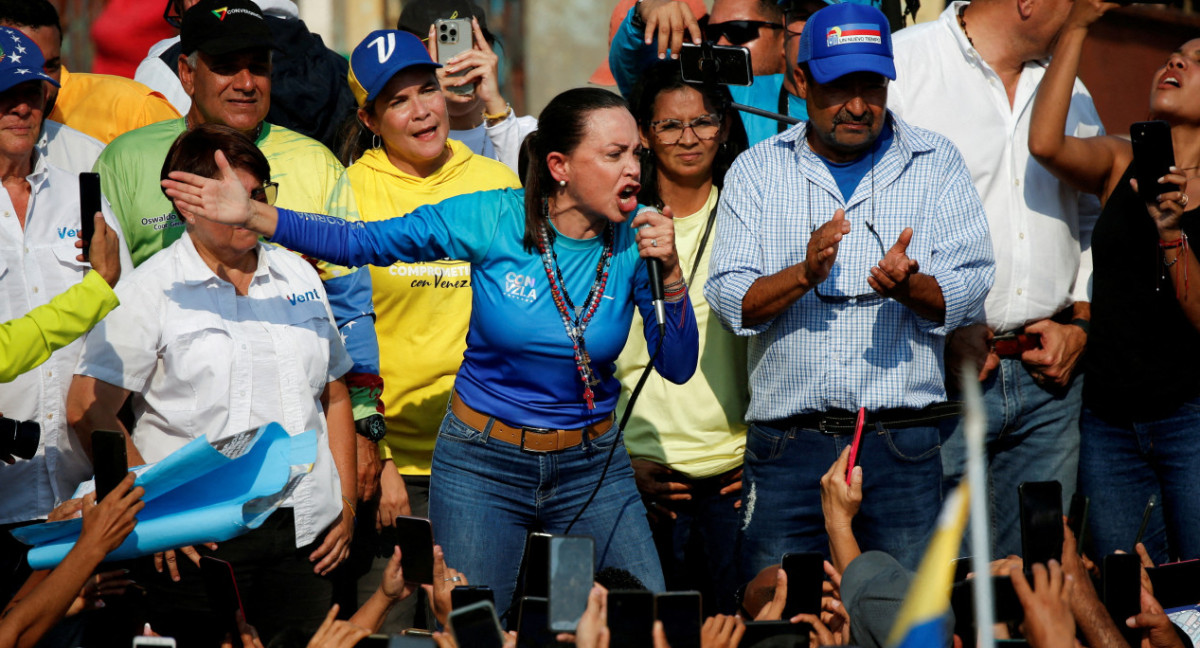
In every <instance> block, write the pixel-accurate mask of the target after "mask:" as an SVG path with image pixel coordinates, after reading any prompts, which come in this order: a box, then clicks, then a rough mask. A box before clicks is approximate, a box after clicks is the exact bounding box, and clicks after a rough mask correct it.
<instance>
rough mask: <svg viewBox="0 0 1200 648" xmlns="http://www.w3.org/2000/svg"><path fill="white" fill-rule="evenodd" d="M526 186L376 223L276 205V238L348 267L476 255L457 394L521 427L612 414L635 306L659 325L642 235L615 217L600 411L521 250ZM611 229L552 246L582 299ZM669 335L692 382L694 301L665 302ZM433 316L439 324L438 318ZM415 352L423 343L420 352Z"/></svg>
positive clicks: (677, 375)
mask: <svg viewBox="0 0 1200 648" xmlns="http://www.w3.org/2000/svg"><path fill="white" fill-rule="evenodd" d="M524 201H525V192H524V190H521V189H502V190H495V191H482V192H476V193H472V194H467V195H463V196H456V197H454V198H450V199H448V200H445V201H443V202H441V203H438V204H435V205H424V206H422V207H420V208H418V209H416V210H414V211H413V212H412V213H411V214H409V215H408V216H407V217H405V218H392V219H389V220H385V221H375V222H369V223H363V222H350V221H344V220H340V219H333V218H328V217H325V216H319V215H313V214H300V213H297V212H290V211H288V210H285V209H281V210H279V223H278V226H277V228H276V231H275V236H274V238H273V241H274V242H276V243H278V244H280V245H284V246H286V247H287V248H289V249H292V250H296V251H299V252H302V253H306V254H309V255H312V256H316V257H319V258H323V259H328V260H330V261H333V260H335V259H336V260H337V261H335V262H336V263H340V264H342V265H349V266H360V265H366V264H371V265H379V266H387V265H391V264H392V263H394V262H395V261H397V260H400V261H405V262H409V263H412V262H417V261H435V260H438V259H443V258H450V259H457V260H461V261H468V262H470V263H471V286H472V289H473V290H472V306H471V322H470V330H469V331H468V333H467V350H466V353H465V354H464V357H463V364H462V368H461V369H460V370H459V372H458V378H457V380H456V382H455V390H456V391H457V392H458V394H459V396H461V397H462V399H463V401H464V402H465V403H466V404H467V405H469V406H471V407H472V408H473V409H475V410H477V411H480V412H485V413H487V414H490V415H492V416H495V417H497V418H499V419H500V420H502V421H505V422H507V423H510V424H512V425H526V426H531V427H547V428H579V427H583V426H585V425H587V424H590V423H594V422H596V421H598V420H601V419H603V418H605V417H606V416H608V415H609V414H610V413H611V412H612V411H613V410H614V409H615V408H616V403H617V397H618V395H619V394H620V392H621V385H620V383H619V382H618V381H617V379H616V378H614V377H613V371H614V369H615V365H614V363H615V362H616V359H617V355H618V354H620V352H621V349H622V348H623V347H624V346H625V341H626V339H627V338H628V336H629V327H630V325H631V322H632V320H633V308H634V306H635V305H636V306H637V308H638V309H639V310H640V312H641V314H642V317H643V319H644V321H645V322H647V324H646V325H645V327H644V332H645V335H646V340H647V344H648V345H649V348H651V349H654V348H657V345H658V337H659V336H658V327H657V325H655V324H654V323H653V322H654V321H655V318H654V315H653V307H652V306H651V301H650V299H651V297H650V290H649V285H648V283H647V279H646V264H645V262H644V261H643V260H642V259H641V257H639V256H638V251H637V242H636V239H635V231H634V230H633V228H632V227H630V226H629V225H628V222H626V223H618V224H614V225H613V227H614V231H615V243H614V249H613V258H612V266H611V267H610V268H609V274H608V281H607V285H606V287H605V290H604V297H603V299H602V300H601V304H600V307H599V308H598V309H597V310H596V313H595V315H594V316H593V318H592V321H591V324H590V325H589V326H588V329H587V332H586V334H585V338H586V341H587V347H588V352H589V353H590V354H591V358H592V365H593V367H594V368H595V370H596V373H597V377H598V378H599V379H600V384H599V385H597V386H596V387H595V388H594V390H595V399H596V409H594V410H589V409H588V408H587V405H586V403H585V402H584V399H583V389H582V383H581V381H580V376H579V372H578V370H577V368H576V366H575V360H574V351H573V350H572V346H571V342H570V339H569V338H568V337H567V334H566V331H565V330H564V328H563V322H562V319H561V317H560V316H559V314H558V310H557V308H556V307H555V305H554V300H553V298H552V297H551V295H550V291H549V286H548V282H547V278H546V272H545V269H544V268H543V265H542V261H541V257H539V256H538V255H537V253H536V252H533V253H531V252H526V251H525V250H524V249H523V247H522V236H523V235H524V232H525V202H524ZM601 239H602V237H596V238H593V239H589V240H575V239H571V238H568V237H566V236H562V235H559V236H558V237H557V240H556V241H555V243H554V248H555V250H556V251H557V253H558V263H559V267H560V268H561V270H562V274H563V276H564V277H565V278H566V284H567V286H566V287H567V292H568V294H569V295H570V296H571V298H572V299H573V300H574V302H575V305H576V306H580V305H582V304H583V301H584V299H585V298H586V297H587V294H588V290H589V289H590V288H591V286H592V281H593V279H594V278H595V274H596V273H595V270H596V265H597V262H598V260H599V258H600V253H601V250H602V249H603V242H602V240H601ZM666 310H667V320H668V322H667V326H666V339H665V342H664V344H663V349H662V352H661V353H660V354H659V356H658V359H657V360H656V362H655V365H654V366H655V368H656V369H657V370H658V372H659V373H660V374H661V375H662V376H663V377H664V378H666V379H667V380H670V381H671V382H674V383H683V382H685V381H686V380H687V379H688V378H690V377H691V376H692V373H693V372H694V371H695V369H696V359H697V355H698V344H699V343H698V336H697V331H696V318H695V315H694V314H693V313H692V305H691V302H690V301H689V300H687V299H684V300H682V301H680V302H676V303H668V304H666ZM436 325H437V323H436V322H430V326H436ZM414 351H416V350H414Z"/></svg>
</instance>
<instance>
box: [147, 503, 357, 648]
mask: <svg viewBox="0 0 1200 648" xmlns="http://www.w3.org/2000/svg"><path fill="white" fill-rule="evenodd" d="M295 534H296V531H295V518H294V515H293V512H292V509H291V508H281V509H279V510H277V511H276V512H275V513H273V514H272V515H271V517H269V518H267V520H266V522H264V523H263V525H262V526H261V527H259V528H257V529H254V530H253V531H250V532H249V533H247V534H245V535H242V536H239V537H237V538H234V539H233V540H228V541H226V542H220V543H217V545H218V546H217V550H216V551H209V550H208V549H205V548H200V549H199V551H200V553H202V554H205V555H211V556H213V557H214V558H220V559H221V560H226V561H228V562H229V563H231V564H232V565H233V572H234V577H235V578H236V580H237V586H238V593H239V595H240V596H241V600H242V606H243V607H244V609H245V611H246V620H247V621H248V622H249V623H250V624H251V625H253V626H254V627H255V628H256V629H257V630H258V633H259V636H260V637H261V638H262V641H263V644H264V645H266V644H268V643H270V642H271V639H272V638H273V637H275V636H276V635H277V634H280V633H281V632H283V631H284V630H287V631H288V632H295V633H297V634H298V635H299V634H306V635H311V634H312V633H313V632H315V631H316V629H317V628H318V627H319V626H320V625H321V622H322V621H323V620H324V618H325V614H326V613H328V612H329V607H330V605H331V604H332V599H333V584H332V582H331V580H330V579H329V578H325V577H322V576H319V575H317V574H316V573H315V572H314V571H313V566H314V564H315V563H312V562H309V560H308V556H309V554H310V553H312V552H313V551H314V550H315V549H316V548H317V547H319V546H320V545H321V541H322V540H323V539H324V534H322V535H321V536H320V537H318V538H317V540H316V541H314V542H313V543H312V544H310V545H308V546H306V547H301V548H296V535H295ZM176 564H177V565H178V566H179V575H180V579H179V581H178V582H174V581H172V580H171V577H170V575H169V574H168V573H167V571H166V570H165V569H164V571H163V573H161V574H160V573H158V572H156V571H155V570H154V560H153V558H152V557H149V556H147V557H146V558H143V559H141V560H140V562H139V570H138V573H137V574H136V576H135V580H137V582H138V583H140V584H142V585H143V586H144V587H145V588H146V606H147V616H148V618H149V621H150V625H151V627H153V628H154V631H155V632H157V633H158V634H160V635H163V636H166V637H175V640H176V642H177V645H178V646H179V648H212V647H213V646H217V645H220V642H221V638H222V636H223V635H224V634H225V628H226V627H227V626H226V624H225V623H224V622H223V620H221V619H218V618H215V617H214V615H213V614H212V611H211V610H210V608H209V604H208V595H207V593H206V591H205V588H204V579H203V578H202V577H201V575H200V569H199V568H198V567H196V566H195V565H193V564H192V562H191V561H190V560H188V559H187V558H186V557H184V556H183V555H181V554H178V553H177V558H176ZM306 642H307V638H305V639H304V640H303V641H301V642H300V643H301V644H303V643H306ZM235 643H236V641H235Z"/></svg>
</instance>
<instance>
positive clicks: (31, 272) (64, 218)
mask: <svg viewBox="0 0 1200 648" xmlns="http://www.w3.org/2000/svg"><path fill="white" fill-rule="evenodd" d="M25 179H26V180H27V181H28V182H29V186H30V196H29V204H28V206H27V207H26V217H25V227H24V229H22V228H21V223H20V220H19V218H18V216H17V210H16V208H14V207H13V204H12V200H11V199H10V198H9V195H8V192H7V191H0V295H2V297H0V321H5V322H6V321H8V320H11V319H14V318H17V317H21V316H22V315H25V314H26V313H28V312H29V311H31V310H33V309H34V308H36V307H38V306H41V305H43V304H46V303H48V302H49V301H50V300H51V299H53V298H54V297H55V296H56V295H58V294H59V293H61V292H63V291H65V290H66V289H67V288H70V287H71V286H73V285H75V284H76V283H79V281H80V280H81V279H83V275H84V274H86V273H87V271H88V269H89V268H90V266H89V265H88V264H86V263H82V262H79V261H76V260H75V257H76V256H77V255H78V254H79V249H78V248H76V247H75V241H77V240H79V235H78V230H79V220H80V208H79V180H78V178H77V177H76V176H75V175H74V174H72V173H68V172H66V171H63V170H62V169H60V168H58V167H56V166H54V165H52V164H49V163H48V162H47V161H46V160H45V158H43V157H42V156H40V155H35V161H34V167H33V172H32V173H30V174H29V175H28V176H26V177H25ZM101 211H102V212H103V213H104V218H105V220H106V221H107V222H108V226H109V227H111V228H113V229H114V230H116V231H117V232H118V234H119V233H120V229H119V227H118V226H117V222H116V219H114V218H113V217H112V212H110V211H109V209H108V204H107V203H104V204H103V205H102V206H101ZM118 247H119V248H120V253H121V267H122V272H123V273H124V272H128V271H129V270H130V268H132V267H133V265H132V263H130V260H129V252H128V250H127V249H126V246H125V243H124V241H123V240H122V242H121V243H119V244H118ZM122 276H124V274H123V275H122ZM79 349H80V342H79V341H78V340H77V341H75V342H73V343H71V344H69V345H67V346H65V347H63V348H61V349H59V350H58V351H55V352H54V354H53V355H51V356H50V359H49V360H47V361H46V362H45V363H44V364H42V365H41V366H40V367H38V368H36V369H34V370H32V371H28V372H26V373H24V374H22V375H21V376H18V377H17V379H16V380H14V381H12V382H10V383H6V384H0V412H3V413H4V416H7V417H8V418H13V419H18V420H32V421H36V422H38V423H39V424H40V425H41V428H42V434H41V441H40V443H39V444H38V450H37V454H36V455H35V456H34V457H33V458H32V459H30V460H28V461H26V460H23V459H17V461H16V463H15V464H13V465H11V466H0V493H3V494H4V496H3V497H0V524H8V523H12V522H25V521H28V520H34V519H38V518H44V517H46V514H48V513H49V512H50V511H51V510H52V509H53V508H54V505H55V503H56V502H58V501H62V500H66V499H67V498H69V497H70V496H71V493H72V492H74V490H75V487H76V486H77V485H78V484H79V482H81V481H83V480H85V479H88V478H89V477H90V476H91V474H92V464H91V462H89V461H88V459H87V455H85V454H84V453H83V450H82V448H81V447H80V446H79V441H78V439H76V437H75V434H74V433H73V432H71V431H70V428H68V427H67V416H66V414H67V413H66V403H67V389H68V388H69V387H70V385H71V374H72V373H73V371H72V370H73V369H74V368H75V361H76V360H77V359H78V358H79Z"/></svg>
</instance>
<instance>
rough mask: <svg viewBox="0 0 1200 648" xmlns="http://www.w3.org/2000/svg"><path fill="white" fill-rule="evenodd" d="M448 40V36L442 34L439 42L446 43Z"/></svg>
mask: <svg viewBox="0 0 1200 648" xmlns="http://www.w3.org/2000/svg"><path fill="white" fill-rule="evenodd" d="M449 40H450V37H449V36H446V35H445V34H442V37H441V41H442V42H443V43H445V42H447V41H449Z"/></svg>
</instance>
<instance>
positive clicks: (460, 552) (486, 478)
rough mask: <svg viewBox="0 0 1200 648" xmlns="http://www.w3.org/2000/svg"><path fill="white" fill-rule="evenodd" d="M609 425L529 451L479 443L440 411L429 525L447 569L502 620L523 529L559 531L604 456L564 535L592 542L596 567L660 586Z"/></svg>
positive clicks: (481, 439) (626, 466) (628, 468)
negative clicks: (481, 594) (580, 439)
mask: <svg viewBox="0 0 1200 648" xmlns="http://www.w3.org/2000/svg"><path fill="white" fill-rule="evenodd" d="M618 436H619V435H618V434H617V428H616V426H615V425H614V426H613V428H612V429H611V430H609V431H608V432H607V433H606V434H604V435H603V436H601V437H600V438H598V439H594V440H592V441H590V442H589V441H585V442H584V443H583V444H582V445H579V446H576V447H574V448H568V449H566V450H561V451H559V452H549V453H534V452H528V451H524V450H521V449H520V448H518V447H517V446H515V445H512V444H509V443H505V442H503V441H498V440H495V439H491V438H489V437H487V436H485V435H484V434H483V433H482V432H480V431H478V430H476V429H474V428H472V427H470V426H468V425H467V424H465V423H463V422H462V421H460V420H459V419H458V417H456V416H455V415H454V413H453V412H446V418H445V419H443V420H442V427H441V430H440V431H439V432H438V440H437V445H436V447H435V448H434V451H433V468H432V476H431V480H430V485H429V518H430V520H431V521H432V522H433V534H434V540H435V541H436V542H437V543H438V544H440V545H441V546H442V550H443V551H444V552H445V556H446V564H447V565H449V566H451V567H453V568H455V569H457V570H459V571H461V572H462V573H463V574H465V575H466V577H467V579H468V580H469V581H470V583H471V584H472V585H487V586H489V587H491V588H492V591H493V592H494V593H495V600H496V612H497V613H498V614H500V615H502V616H503V615H504V614H505V613H506V612H507V611H508V608H509V606H510V605H511V603H512V596H513V591H514V590H515V589H516V584H517V573H518V569H519V568H520V564H521V554H522V552H523V551H524V548H525V536H526V533H527V532H528V531H531V530H537V531H545V532H547V533H562V532H563V531H564V530H565V529H566V526H567V525H568V524H570V522H571V520H572V518H574V517H575V514H576V513H578V512H579V509H580V508H582V507H583V504H584V502H586V501H587V498H588V496H589V495H591V493H592V489H594V488H595V486H596V482H597V480H598V479H600V473H601V471H603V470H604V462H605V460H606V459H607V458H608V452H609V449H610V448H612V445H613V444H614V443H618V446H617V448H616V450H615V452H614V453H613V459H612V466H611V467H610V468H609V470H608V475H607V476H605V478H604V485H603V486H602V487H601V488H600V492H599V493H597V494H596V499H595V500H594V501H593V502H592V503H591V505H590V506H588V508H587V512H586V513H584V514H583V517H581V518H579V522H578V523H576V524H575V527H574V528H573V529H572V530H571V534H572V535H587V536H591V537H592V538H594V539H595V541H596V562H595V565H596V569H597V570H600V569H602V568H604V567H608V566H612V567H620V568H622V569H626V570H628V571H629V572H631V573H632V574H633V575H634V576H636V577H637V578H638V579H639V580H641V581H642V583H643V584H644V585H645V586H646V587H647V588H648V589H650V590H653V591H656V592H657V591H662V590H663V589H664V587H665V586H664V584H663V575H662V568H661V567H660V566H659V562H658V554H657V553H656V552H655V550H654V541H653V539H652V538H651V536H650V525H649V524H648V523H647V521H646V507H645V506H644V505H643V504H642V498H641V496H640V495H639V494H638V490H637V486H636V484H635V483H634V480H633V467H632V465H631V464H630V461H629V454H628V452H627V451H626V450H625V444H624V443H623V442H618Z"/></svg>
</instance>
